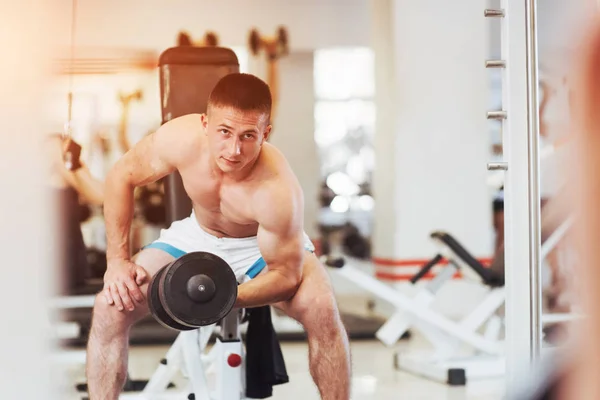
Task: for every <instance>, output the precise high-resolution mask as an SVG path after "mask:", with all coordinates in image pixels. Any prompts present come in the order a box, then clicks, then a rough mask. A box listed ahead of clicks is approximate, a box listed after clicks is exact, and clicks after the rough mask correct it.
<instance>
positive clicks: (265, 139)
mask: <svg viewBox="0 0 600 400" xmlns="http://www.w3.org/2000/svg"><path fill="white" fill-rule="evenodd" d="M272 128H273V125H267V127H266V128H265V132H264V133H263V142H268V141H269V135H270V134H271V129H272Z"/></svg>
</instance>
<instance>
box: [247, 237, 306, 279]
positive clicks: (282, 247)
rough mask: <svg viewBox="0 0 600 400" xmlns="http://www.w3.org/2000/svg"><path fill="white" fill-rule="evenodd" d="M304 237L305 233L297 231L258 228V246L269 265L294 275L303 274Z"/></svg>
mask: <svg viewBox="0 0 600 400" xmlns="http://www.w3.org/2000/svg"><path fill="white" fill-rule="evenodd" d="M303 239H304V237H303V235H302V234H300V233H296V232H277V231H274V230H269V229H266V228H264V227H259V229H258V247H259V250H260V253H261V255H262V257H263V259H264V260H265V262H266V264H267V267H268V268H269V269H270V270H280V271H281V272H285V273H286V274H288V273H289V274H291V275H293V276H298V275H300V274H301V268H302V261H303V256H304V247H303Z"/></svg>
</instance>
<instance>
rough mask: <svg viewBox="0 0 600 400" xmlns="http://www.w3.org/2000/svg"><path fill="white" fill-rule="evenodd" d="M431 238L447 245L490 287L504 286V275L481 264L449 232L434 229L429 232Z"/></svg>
mask: <svg viewBox="0 0 600 400" xmlns="http://www.w3.org/2000/svg"><path fill="white" fill-rule="evenodd" d="M431 238H432V239H435V240H439V241H440V242H442V243H444V244H445V245H446V246H448V247H449V248H450V249H451V250H452V251H453V252H454V253H455V254H456V255H457V256H458V257H459V258H460V259H461V260H463V261H464V262H465V263H466V264H467V265H468V266H469V267H471V268H472V269H473V271H475V272H476V273H477V275H479V276H480V277H481V279H482V280H483V282H484V283H485V284H486V285H488V286H492V287H497V286H504V277H503V276H498V275H497V274H495V273H494V272H493V271H491V270H490V269H488V268H486V267H484V266H483V264H481V263H480V262H479V261H477V259H475V257H473V256H472V255H471V253H469V252H468V251H467V250H466V249H465V248H464V247H463V246H462V245H461V244H460V243H458V241H457V240H456V239H454V238H453V237H452V236H451V235H450V234H448V233H446V232H442V231H435V232H433V233H432V234H431Z"/></svg>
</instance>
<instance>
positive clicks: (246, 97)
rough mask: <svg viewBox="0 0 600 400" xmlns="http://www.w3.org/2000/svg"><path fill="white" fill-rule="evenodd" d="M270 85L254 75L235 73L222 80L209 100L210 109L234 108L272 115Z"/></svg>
mask: <svg viewBox="0 0 600 400" xmlns="http://www.w3.org/2000/svg"><path fill="white" fill-rule="evenodd" d="M271 104H272V99H271V90H270V89H269V85H267V84H266V83H265V82H264V81H262V80H261V79H259V78H257V77H256V76H254V75H250V74H242V73H235V74H230V75H226V76H225V77H223V78H221V80H220V81H219V82H218V83H217V85H216V86H215V88H214V89H213V90H212V92H211V93H210V96H209V98H208V108H209V109H210V107H232V108H235V109H237V110H242V111H259V112H262V113H265V114H266V115H267V116H270V115H271Z"/></svg>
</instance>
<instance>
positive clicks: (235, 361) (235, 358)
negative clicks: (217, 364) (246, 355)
mask: <svg viewBox="0 0 600 400" xmlns="http://www.w3.org/2000/svg"><path fill="white" fill-rule="evenodd" d="M227 364H229V366H230V367H232V368H236V367H239V366H240V365H241V364H242V357H240V355H239V354H235V353H232V354H230V355H229V357H227Z"/></svg>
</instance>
